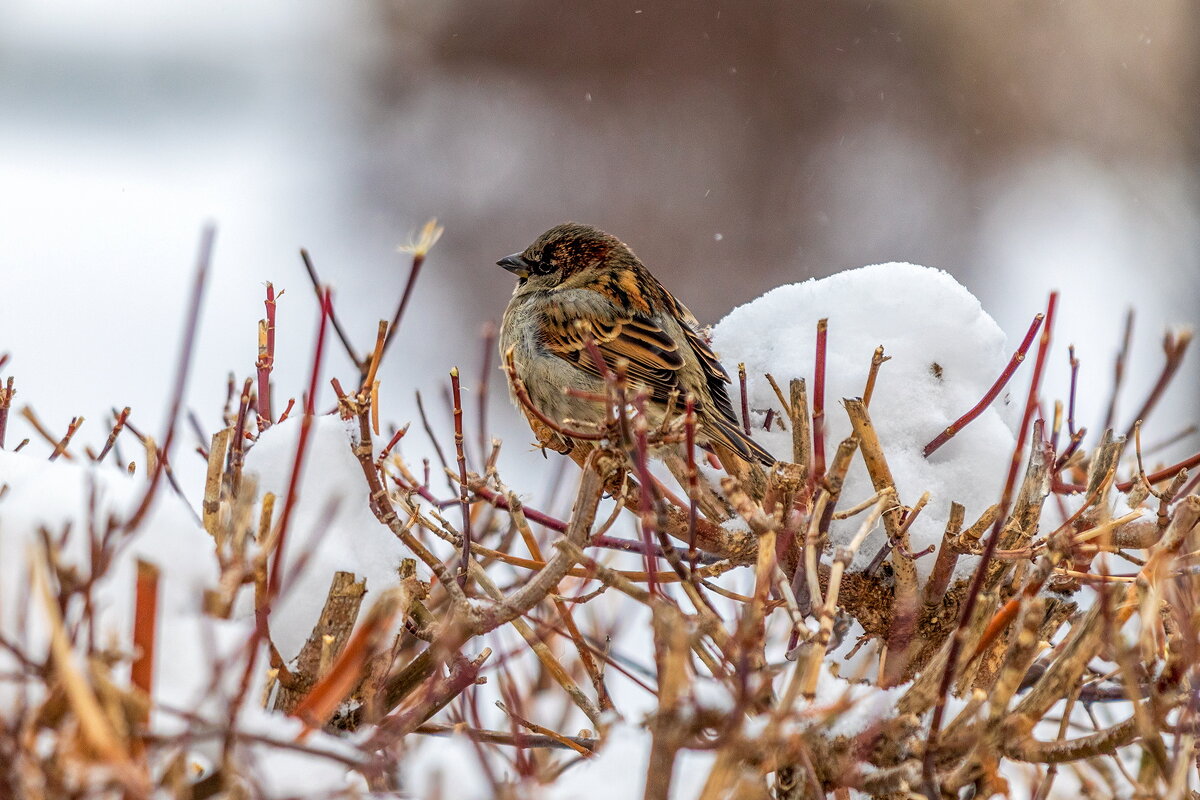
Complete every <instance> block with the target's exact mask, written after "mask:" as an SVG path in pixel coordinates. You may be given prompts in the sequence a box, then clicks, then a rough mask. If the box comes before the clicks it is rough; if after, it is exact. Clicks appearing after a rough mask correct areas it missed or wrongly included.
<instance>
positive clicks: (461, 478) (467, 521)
mask: <svg viewBox="0 0 1200 800" xmlns="http://www.w3.org/2000/svg"><path fill="white" fill-rule="evenodd" d="M450 390H451V392H453V394H454V453H455V455H456V456H457V457H458V502H459V504H460V505H461V506H462V520H463V522H462V543H463V544H462V559H461V560H460V562H459V565H460V566H459V571H458V585H459V586H462V587H464V588H465V587H466V585H467V576H468V575H469V574H470V567H471V503H470V500H469V499H468V497H467V456H466V450H465V448H464V447H463V410H462V391H461V389H460V387H459V381H458V367H455V368H454V369H452V370H450Z"/></svg>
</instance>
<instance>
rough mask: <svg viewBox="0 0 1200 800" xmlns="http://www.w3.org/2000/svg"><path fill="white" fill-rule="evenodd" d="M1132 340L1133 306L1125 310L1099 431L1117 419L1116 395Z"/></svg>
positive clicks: (1122, 380) (1123, 377) (1111, 425)
mask: <svg viewBox="0 0 1200 800" xmlns="http://www.w3.org/2000/svg"><path fill="white" fill-rule="evenodd" d="M1132 341H1133V307H1132V306H1131V307H1130V308H1129V310H1128V311H1126V312H1125V332H1124V333H1123V334H1122V335H1121V349H1120V350H1118V351H1117V360H1116V362H1115V363H1114V364H1113V386H1112V395H1110V396H1109V398H1108V411H1107V412H1105V414H1104V425H1103V427H1101V428H1100V430H1101V431H1108V430H1112V427H1113V424H1114V423H1116V420H1117V396H1118V395H1119V394H1120V393H1121V384H1122V383H1123V382H1124V380H1125V360H1126V359H1127V358H1128V357H1129V344H1130V342H1132Z"/></svg>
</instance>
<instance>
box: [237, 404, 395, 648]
mask: <svg viewBox="0 0 1200 800" xmlns="http://www.w3.org/2000/svg"><path fill="white" fill-rule="evenodd" d="M300 423H301V419H300V417H298V416H297V417H291V418H289V419H287V420H286V421H284V422H283V423H282V424H280V425H275V426H273V427H271V428H268V429H267V430H266V431H264V432H263V434H262V435H261V436H260V437H259V440H258V443H257V444H255V445H254V447H253V448H252V449H251V450H250V451H249V452H248V453H247V454H246V466H245V474H247V475H253V476H255V477H256V478H257V479H258V481H259V486H258V490H259V494H260V496H261V495H262V494H263V493H265V492H273V493H274V494H275V495H276V497H277V498H278V499H277V500H276V506H275V508H276V513H277V514H278V513H280V512H281V510H282V508H283V506H282V503H283V501H284V498H285V497H286V496H287V488H288V482H289V480H290V479H291V474H292V462H293V460H294V459H295V457H296V441H297V438H298V437H299V434H300ZM349 436H350V434H349V432H348V430H347V428H346V426H345V424H344V423H343V422H342V420H341V419H339V418H338V417H337V416H324V417H316V418H314V420H313V425H312V429H311V431H310V434H309V440H308V448H309V450H308V453H307V455H306V456H305V467H304V473H303V475H302V478H301V482H300V485H299V490H298V492H297V501H296V505H295V507H294V509H293V520H294V524H293V525H292V528H291V531H290V532H289V533H288V539H287V541H286V542H285V544H284V558H283V576H284V577H283V591H282V593H281V596H280V599H279V602H278V603H277V604H276V605H275V607H274V608H273V609H272V611H271V637H272V639H274V640H275V643H276V646H277V647H278V648H279V652H280V654H281V655H283V657H284V658H285V659H290V658H292V657H294V656H295V655H296V654H297V653H298V652H299V651H300V647H301V646H302V645H303V644H304V641H305V639H307V638H308V634H309V633H310V632H311V631H312V626H313V624H314V623H316V621H317V617H318V616H319V615H320V613H321V607H322V606H323V605H324V603H325V597H326V595H327V594H328V593H329V582H330V581H331V580H332V579H333V573H334V572H336V571H339V570H341V571H344V572H353V573H354V574H355V575H356V576H358V578H359V579H363V578H366V581H367V595H366V597H365V598H364V601H363V602H364V605H363V607H364V608H369V607H370V605H371V603H372V601H373V598H374V596H375V595H374V594H372V592H378V590H380V589H382V588H383V587H386V586H391V585H393V584H395V582H396V571H397V569H399V567H400V561H401V559H403V558H405V557H410V558H411V557H412V556H411V554H409V553H407V552H405V550H404V548H403V546H402V545H401V544H400V540H399V539H397V538H396V536H395V535H394V534H393V533H392V532H391V531H389V530H388V529H387V528H385V527H384V526H383V525H382V524H380V522H379V521H378V520H376V519H375V517H374V515H373V514H372V513H371V511H370V508H369V507H368V502H367V484H366V481H365V480H364V479H363V474H362V469H361V468H360V467H359V464H358V462H357V461H356V460H355V459H354V456H353V455H352V454H351V452H350V438H349ZM245 599H246V600H247V603H248V602H249V600H250V599H251V598H249V597H247V598H245ZM242 611H243V612H244V613H247V614H248V613H250V612H251V611H252V607H251V606H250V605H249V604H247V605H245V606H244V607H243V608H242Z"/></svg>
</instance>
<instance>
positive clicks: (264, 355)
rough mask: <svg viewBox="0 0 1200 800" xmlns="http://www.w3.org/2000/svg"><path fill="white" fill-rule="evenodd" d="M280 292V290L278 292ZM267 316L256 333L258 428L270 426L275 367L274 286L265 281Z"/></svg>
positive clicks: (264, 428) (263, 428) (262, 428)
mask: <svg viewBox="0 0 1200 800" xmlns="http://www.w3.org/2000/svg"><path fill="white" fill-rule="evenodd" d="M280 294H282V292H281V293H280ZM264 305H265V306H266V309H267V318H266V319H264V320H261V321H260V322H259V323H258V324H259V333H258V361H256V362H255V364H254V366H255V368H256V369H257V370H258V429H259V430H260V431H262V430H266V429H267V428H269V427H271V419H272V416H273V415H272V414H271V370H272V369H273V368H274V367H275V287H274V286H273V285H271V283H270V282H269V281H268V282H267V299H266V301H264Z"/></svg>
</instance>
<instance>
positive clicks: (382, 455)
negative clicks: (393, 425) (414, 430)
mask: <svg viewBox="0 0 1200 800" xmlns="http://www.w3.org/2000/svg"><path fill="white" fill-rule="evenodd" d="M406 433H408V425H405V426H404V427H403V428H401V429H400V430H398V431H396V432H395V433H393V434H392V438H391V439H389V440H388V443H387V445H386V446H384V448H383V449H382V450H380V451H379V458H377V459H376V463H379V464H382V463H383V462H384V461H386V460H387V457H388V456H389V455H391V452H392V448H393V447H395V446H396V445H398V444H399V443H400V440H401V439H403V438H404V434H406Z"/></svg>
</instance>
